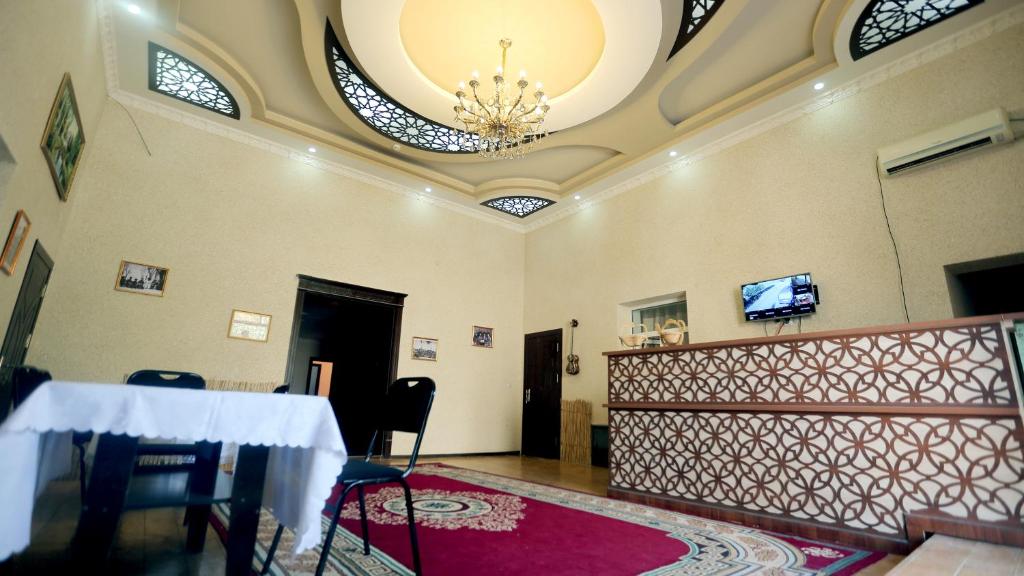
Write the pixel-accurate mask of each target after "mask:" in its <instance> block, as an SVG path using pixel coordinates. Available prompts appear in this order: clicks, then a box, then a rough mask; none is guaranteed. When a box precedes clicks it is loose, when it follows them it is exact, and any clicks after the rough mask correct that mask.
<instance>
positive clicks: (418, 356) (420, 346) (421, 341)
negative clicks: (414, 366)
mask: <svg viewBox="0 0 1024 576" xmlns="http://www.w3.org/2000/svg"><path fill="white" fill-rule="evenodd" d="M412 359H413V360H430V361H431V362H437V338H420V337H419V336H413V337H412Z"/></svg>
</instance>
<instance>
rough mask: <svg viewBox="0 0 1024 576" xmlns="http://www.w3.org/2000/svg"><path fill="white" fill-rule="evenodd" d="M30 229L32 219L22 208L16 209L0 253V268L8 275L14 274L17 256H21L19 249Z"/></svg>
mask: <svg viewBox="0 0 1024 576" xmlns="http://www.w3.org/2000/svg"><path fill="white" fill-rule="evenodd" d="M31 229H32V221H31V220H29V219H28V215H27V214H25V211H24V210H18V213H17V214H15V215H14V223H12V224H11V231H10V232H9V233H8V234H7V242H6V243H5V244H4V251H3V253H2V254H0V270H3V271H4V273H5V274H7V275H8V276H10V275H12V274H14V269H15V268H16V267H17V266H18V257H19V256H21V249H22V248H24V247H25V241H26V240H28V232H29V230H31Z"/></svg>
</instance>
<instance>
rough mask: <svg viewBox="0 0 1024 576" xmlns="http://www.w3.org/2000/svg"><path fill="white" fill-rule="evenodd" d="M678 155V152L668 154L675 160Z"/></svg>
mask: <svg viewBox="0 0 1024 576" xmlns="http://www.w3.org/2000/svg"><path fill="white" fill-rule="evenodd" d="M676 154H678V152H676V151H675V150H673V151H671V152H669V153H668V155H669V156H671V157H673V158H675V156H676Z"/></svg>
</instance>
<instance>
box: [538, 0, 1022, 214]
mask: <svg viewBox="0 0 1024 576" xmlns="http://www.w3.org/2000/svg"><path fill="white" fill-rule="evenodd" d="M1021 22H1024V5H1020V6H1017V7H1014V8H1010V9H1008V10H1004V11H1003V12H1000V13H999V14H995V15H993V16H992V17H990V18H988V19H986V20H983V21H981V22H978V23H977V24H975V25H973V26H971V27H969V28H965V29H963V30H961V31H960V32H957V33H956V34H953V35H951V36H948V37H946V38H943V39H942V40H939V41H938V42H935V43H933V44H931V45H928V46H925V47H923V48H921V49H919V50H917V51H915V52H912V53H910V54H907V55H906V56H904V57H902V58H900V59H898V60H894V61H892V62H890V63H889V64H886V65H884V66H882V67H880V68H877V69H875V70H872V71H870V72H868V73H866V74H864V75H862V76H859V77H857V78H855V79H853V80H851V81H849V82H847V83H845V84H842V85H840V86H837V87H836V88H835V89H833V90H830V91H828V92H826V93H825V94H822V95H820V96H818V97H816V98H814V99H813V100H811V101H808V102H803V103H801V104H797V105H794V106H791V107H790V108H787V109H785V110H782V111H780V112H777V113H776V114H773V115H772V116H769V117H767V118H765V119H763V120H760V121H758V122H755V123H753V124H750V125H749V126H746V127H744V128H742V129H740V130H737V131H736V132H733V133H731V134H729V135H727V136H724V137H722V138H720V139H718V140H716V141H714V142H711V143H709V144H707V145H705V146H702V147H700V148H698V149H697V150H695V151H693V152H691V153H689V154H685V155H682V156H680V157H679V158H677V159H676V160H674V161H671V162H666V163H664V164H660V165H658V166H655V167H654V168H651V169H650V170H647V171H645V172H642V173H640V174H637V175H636V176H634V177H632V178H630V179H628V180H625V181H623V182H620V183H619V184H615V185H613V186H610V187H608V188H606V189H605V190H602V191H600V192H598V193H596V194H592V195H590V196H588V197H587V199H586V201H584V202H577V203H575V204H572V203H568V202H566V203H563V205H562V207H560V208H559V209H555V210H552V211H550V212H548V213H547V214H545V215H544V216H542V217H540V218H537V219H535V220H531V221H530V222H528V223H526V225H525V228H526V232H528V233H529V232H532V231H534V230H537V229H539V228H543V227H544V226H547V225H548V224H552V223H554V222H557V221H558V220H561V219H562V218H566V217H568V216H571V215H573V214H575V213H577V212H579V211H580V210H585V209H587V208H589V207H591V206H594V205H596V204H599V203H601V202H604V201H606V200H609V199H611V198H614V197H616V196H618V195H619V194H622V193H624V192H628V191H630V190H632V189H634V188H638V187H640V186H643V185H644V184H646V183H648V182H650V181H652V180H655V179H657V178H659V177H661V176H664V175H665V174H668V173H669V172H673V171H675V170H678V169H680V168H684V167H686V166H689V165H690V164H694V163H696V162H699V161H701V160H703V159H705V158H708V157H709V156H713V155H715V154H717V153H719V152H722V151H723V150H727V149H729V148H732V147H733V146H736V145H737V144H741V143H743V142H745V141H747V140H750V139H751V138H755V137H757V136H760V135H761V134H764V133H765V132H768V131H769V130H772V129H774V128H778V127H780V126H783V125H785V124H788V123H790V122H792V121H794V120H797V119H799V118H801V117H803V116H806V115H808V114H811V113H813V112H817V111H818V110H821V109H823V108H826V107H828V106H831V105H832V104H834V103H836V102H839V101H841V100H845V99H847V98H849V97H851V96H854V95H856V94H859V93H860V92H863V91H864V90H867V89H868V88H871V87H873V86H876V85H878V84H881V83H882V82H885V81H886V80H889V79H891V78H895V77H896V76H899V75H901V74H903V73H905V72H909V71H910V70H913V69H915V68H918V67H919V66H923V65H924V64H928V63H929V62H932V61H934V60H937V59H939V58H942V57H943V56H946V55H948V54H951V53H953V52H956V51H957V50H960V49H961V48H964V47H966V46H969V45H971V44H974V43H975V42H979V41H981V40H985V39H986V38H988V37H990V36H992V35H994V34H997V33H999V32H1002V31H1003V30H1006V29H1007V28H1010V27H1013V26H1015V25H1017V24H1020V23H1021Z"/></svg>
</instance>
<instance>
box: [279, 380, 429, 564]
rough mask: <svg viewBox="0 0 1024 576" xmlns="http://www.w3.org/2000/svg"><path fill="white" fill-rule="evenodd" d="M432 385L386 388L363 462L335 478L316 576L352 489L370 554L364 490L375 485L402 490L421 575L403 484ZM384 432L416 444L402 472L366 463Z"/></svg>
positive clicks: (413, 462) (416, 382) (419, 383)
mask: <svg viewBox="0 0 1024 576" xmlns="http://www.w3.org/2000/svg"><path fill="white" fill-rule="evenodd" d="M436 388H437V387H436V385H435V384H434V381H433V380H431V379H430V378H399V379H398V380H395V381H394V382H393V383H392V384H391V385H390V386H388V388H387V393H386V394H385V396H384V402H383V403H382V405H381V406H380V407H379V410H380V411H379V412H378V414H377V419H376V420H377V425H376V426H375V428H374V431H373V436H372V437H371V438H370V445H369V447H368V448H367V449H366V458H365V459H363V460H355V461H352V460H350V461H349V462H347V463H346V464H345V466H344V468H342V471H341V474H340V475H339V476H338V482H339V483H341V485H342V491H341V495H340V496H339V497H338V501H337V503H336V504H335V506H334V510H333V512H332V515H331V527H330V529H328V530H327V538H326V539H325V540H324V544H323V549H322V550H321V552H320V562H319V563H318V564H317V568H316V575H317V576H321V575H322V574H323V572H324V568H325V567H326V565H327V556H328V554H329V553H330V550H331V542H332V541H333V540H334V533H335V531H336V530H337V528H338V519H339V518H340V516H341V510H342V508H343V507H344V506H345V497H346V496H348V493H349V492H351V491H352V489H355V490H356V491H357V493H358V495H359V520H360V524H361V526H362V529H363V554H367V555H368V554H369V553H370V534H369V523H368V522H367V519H366V498H365V495H364V490H365V488H366V486H373V485H376V484H390V483H397V484H401V485H402V489H403V490H405V507H406V512H407V514H408V517H409V542H410V544H411V545H412V559H413V569H414V570H415V572H416V574H418V575H419V574H422V573H423V570H422V567H421V566H420V550H419V543H418V542H417V539H416V523H415V519H414V517H413V507H412V491H411V490H410V489H409V483H408V482H406V478H408V476H409V474H412V471H413V468H414V467H415V466H416V458H417V456H418V455H419V451H420V443H421V441H422V440H423V432H424V430H426V427H427V417H428V416H429V415H430V407H431V405H432V404H433V402H434V393H435V390H436ZM385 432H409V433H413V434H416V442H415V444H414V445H413V449H412V454H411V455H410V456H409V463H408V464H407V465H406V467H405V468H395V467H392V466H385V465H383V464H376V463H373V462H371V461H370V459H371V458H372V456H373V447H374V443H375V441H376V440H377V437H378V435H381V436H383V434H384V433H385ZM283 531H284V525H281V524H278V526H277V532H276V533H275V534H274V541H273V543H271V545H270V549H269V550H267V559H266V561H265V562H264V563H263V570H262V572H261V574H267V573H268V572H269V571H270V566H271V563H272V562H273V560H274V552H275V551H276V550H277V545H278V543H279V542H280V540H281V534H282V532H283Z"/></svg>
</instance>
